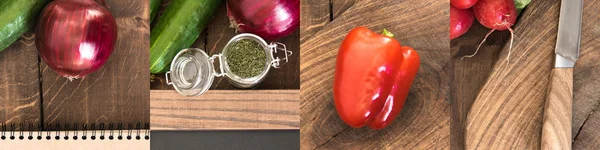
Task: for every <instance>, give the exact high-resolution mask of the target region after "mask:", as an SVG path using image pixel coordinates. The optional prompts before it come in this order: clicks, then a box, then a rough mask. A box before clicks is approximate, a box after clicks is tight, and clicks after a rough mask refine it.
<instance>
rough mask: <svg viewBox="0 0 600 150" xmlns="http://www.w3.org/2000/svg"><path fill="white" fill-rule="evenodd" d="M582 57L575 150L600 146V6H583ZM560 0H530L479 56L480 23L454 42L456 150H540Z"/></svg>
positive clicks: (589, 0)
mask: <svg viewBox="0 0 600 150" xmlns="http://www.w3.org/2000/svg"><path fill="white" fill-rule="evenodd" d="M584 3H585V6H584V13H583V24H582V37H581V53H580V54H581V55H580V58H579V60H578V61H577V64H576V65H575V72H574V87H573V94H574V100H573V122H572V135H573V143H572V144H573V149H598V148H600V131H599V130H598V129H599V128H600V115H598V114H600V113H599V112H598V111H599V110H600V107H599V106H600V94H599V93H600V90H599V87H598V86H599V85H600V62H599V58H600V51H598V50H597V48H598V47H599V46H600V44H598V43H600V42H599V39H600V38H599V35H600V30H598V27H597V22H598V21H599V20H600V17H599V16H598V15H597V14H598V13H600V11H599V10H600V9H599V8H600V1H598V0H584ZM559 9H560V1H559V0H548V1H532V2H531V4H530V5H529V6H527V8H526V9H525V10H524V11H523V13H522V15H521V16H520V17H519V19H518V21H517V23H516V25H515V26H513V27H514V29H515V33H516V35H515V37H516V38H515V41H514V45H513V49H512V50H513V51H512V53H511V60H510V64H508V65H507V62H506V57H507V54H508V52H507V50H508V46H507V45H508V40H509V37H510V35H509V33H508V32H507V31H501V32H496V33H494V34H492V35H491V37H490V38H489V39H488V40H487V42H486V43H484V45H483V46H482V49H481V50H480V51H479V53H478V54H477V56H475V57H473V58H466V59H463V60H461V59H460V58H461V57H462V56H464V55H467V54H471V53H473V52H474V51H475V48H476V46H477V44H479V42H480V41H481V40H482V38H483V36H484V35H485V34H486V33H487V31H488V29H486V28H485V27H482V26H481V25H479V24H477V23H475V24H474V25H473V27H472V28H471V29H470V30H469V31H468V32H467V33H466V34H465V35H463V36H462V37H460V38H457V39H455V40H453V41H452V42H451V43H452V54H453V59H452V66H453V67H452V68H453V69H452V70H453V76H454V77H453V78H454V79H453V84H451V85H452V88H451V89H452V92H451V94H452V96H451V97H452V101H453V103H451V104H452V108H453V113H452V138H451V139H452V144H453V145H452V148H454V149H498V148H513V149H539V147H540V141H541V129H542V120H543V106H544V102H545V96H546V90H547V87H548V80H549V77H550V70H551V69H552V65H553V57H554V46H555V43H556V32H557V27H558V15H559Z"/></svg>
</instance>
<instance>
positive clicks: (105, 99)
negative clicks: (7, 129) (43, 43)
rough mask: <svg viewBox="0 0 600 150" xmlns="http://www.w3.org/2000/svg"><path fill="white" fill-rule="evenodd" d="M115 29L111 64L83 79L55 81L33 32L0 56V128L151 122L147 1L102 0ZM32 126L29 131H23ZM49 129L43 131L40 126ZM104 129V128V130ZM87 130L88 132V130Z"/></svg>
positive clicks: (62, 128) (52, 127) (53, 128)
mask: <svg viewBox="0 0 600 150" xmlns="http://www.w3.org/2000/svg"><path fill="white" fill-rule="evenodd" d="M106 3H107V5H108V8H109V10H110V12H111V13H112V15H113V16H114V17H115V20H116V21H117V25H118V33H119V35H118V39H117V44H116V47H115V50H114V52H113V54H112V55H111V57H110V60H109V61H108V62H107V63H106V64H105V65H104V67H103V68H102V69H100V70H98V71H96V72H94V73H92V74H90V75H88V76H87V77H85V78H84V79H77V80H74V81H68V80H67V79H66V78H63V77H60V76H58V74H56V73H55V72H54V71H53V70H52V69H50V68H49V67H48V66H47V65H46V64H45V63H44V62H43V61H41V59H40V57H38V52H37V50H36V48H35V42H34V41H35V40H34V39H35V38H34V37H35V35H34V32H33V30H31V31H29V32H28V33H26V34H24V35H23V36H21V38H20V39H19V40H18V41H17V42H15V43H13V44H12V45H11V46H10V47H8V48H7V49H5V50H4V51H3V52H0V66H2V67H0V104H2V105H0V123H3V124H6V125H10V124H13V125H15V126H16V129H17V130H20V129H21V128H20V125H19V124H24V126H26V127H25V128H24V130H39V129H42V128H41V127H40V128H38V127H37V126H38V125H43V126H42V127H43V129H44V130H55V129H57V128H56V124H60V126H61V128H60V129H59V130H64V129H65V128H64V126H65V125H66V124H69V126H70V128H73V126H74V124H77V125H78V128H79V129H81V128H82V126H83V124H90V126H91V124H93V123H97V124H99V123H106V124H108V123H115V124H116V123H124V124H129V123H132V124H134V125H135V124H137V123H141V124H142V126H143V124H145V123H148V122H149V121H150V116H149V112H148V110H149V105H150V104H149V101H148V99H149V93H148V89H149V88H148V87H149V86H150V85H149V83H148V82H147V81H148V79H149V78H150V76H149V69H148V64H149V62H148V55H149V52H148V49H149V40H150V32H149V31H150V25H149V23H148V22H149V15H148V14H149V13H148V12H149V6H148V5H149V4H148V2H147V1H129V0H106ZM29 124H33V125H34V127H32V128H30V127H27V126H28V125H29ZM44 126H48V127H44ZM107 126H108V125H107ZM88 128H90V127H88Z"/></svg>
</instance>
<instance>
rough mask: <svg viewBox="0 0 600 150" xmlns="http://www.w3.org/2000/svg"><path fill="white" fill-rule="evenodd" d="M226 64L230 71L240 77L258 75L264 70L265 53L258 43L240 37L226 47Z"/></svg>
mask: <svg viewBox="0 0 600 150" xmlns="http://www.w3.org/2000/svg"><path fill="white" fill-rule="evenodd" d="M226 57H227V64H228V65H229V69H230V70H231V73H233V74H235V75H237V76H240V77H242V78H251V77H254V76H258V75H260V73H262V72H263V71H264V70H265V67H266V61H267V53H266V52H265V49H264V48H263V46H262V45H260V43H258V42H256V41H254V40H250V39H241V40H239V41H237V42H234V43H232V44H231V45H230V46H229V47H228V49H227V56H226Z"/></svg>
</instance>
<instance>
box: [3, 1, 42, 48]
mask: <svg viewBox="0 0 600 150" xmlns="http://www.w3.org/2000/svg"><path fill="white" fill-rule="evenodd" d="M47 3H48V0H0V52H1V51H2V50H4V49H6V48H7V47H8V46H10V44H12V43H14V42H15V41H17V39H19V37H20V36H21V35H22V34H23V33H25V32H27V31H28V30H29V29H31V28H32V27H33V25H34V24H35V21H36V20H37V17H38V15H39V14H40V12H41V11H42V9H44V6H46V4H47Z"/></svg>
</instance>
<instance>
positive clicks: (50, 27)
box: [35, 0, 117, 79]
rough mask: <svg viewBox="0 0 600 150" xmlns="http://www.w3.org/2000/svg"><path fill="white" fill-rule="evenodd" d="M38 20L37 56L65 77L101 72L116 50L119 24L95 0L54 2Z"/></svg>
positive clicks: (36, 31)
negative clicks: (99, 70)
mask: <svg viewBox="0 0 600 150" xmlns="http://www.w3.org/2000/svg"><path fill="white" fill-rule="evenodd" d="M99 2H100V3H103V0H100V1H99ZM38 19H39V20H38V23H37V26H36V30H35V33H36V38H35V42H36V47H37V49H38V52H39V54H40V56H41V57H42V59H43V60H44V62H45V63H46V64H47V65H48V66H49V67H50V68H52V69H53V70H54V71H56V72H57V73H58V74H59V75H61V76H63V77H67V78H69V79H73V78H75V79H76V78H83V77H85V76H86V75H87V74H90V73H92V72H94V71H96V70H98V69H100V68H101V67H102V66H103V65H104V64H105V63H106V61H107V60H108V59H109V57H110V55H111V53H112V51H113V49H114V47H115V42H116V40H117V24H116V21H115V19H114V17H113V16H112V15H111V13H110V12H109V11H108V10H107V9H106V8H105V7H104V6H102V5H100V4H98V3H97V2H95V1H93V0H55V1H53V2H51V3H50V4H48V5H47V6H46V7H45V8H44V10H43V11H42V14H41V15H40V17H39V18H38Z"/></svg>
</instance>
